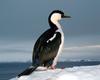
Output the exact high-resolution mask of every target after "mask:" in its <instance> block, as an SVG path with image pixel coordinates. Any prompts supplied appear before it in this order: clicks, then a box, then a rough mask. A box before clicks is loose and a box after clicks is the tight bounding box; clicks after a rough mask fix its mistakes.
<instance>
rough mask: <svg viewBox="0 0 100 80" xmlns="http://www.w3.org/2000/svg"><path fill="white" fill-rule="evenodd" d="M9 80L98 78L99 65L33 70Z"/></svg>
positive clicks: (99, 79)
mask: <svg viewBox="0 0 100 80" xmlns="http://www.w3.org/2000/svg"><path fill="white" fill-rule="evenodd" d="M11 80H100V65H96V66H81V67H73V68H65V69H55V70H44V71H43V70H42V71H35V72H33V73H32V74H31V75H29V76H22V77H20V78H13V79H11Z"/></svg>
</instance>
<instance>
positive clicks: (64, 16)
mask: <svg viewBox="0 0 100 80" xmlns="http://www.w3.org/2000/svg"><path fill="white" fill-rule="evenodd" d="M62 18H71V16H66V15H63V16H62Z"/></svg>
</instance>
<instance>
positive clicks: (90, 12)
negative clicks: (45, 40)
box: [0, 0, 100, 61]
mask: <svg viewBox="0 0 100 80" xmlns="http://www.w3.org/2000/svg"><path fill="white" fill-rule="evenodd" d="M99 4H100V1H99V0H95V1H94V0H88V1H87V0H63V1H62V0H42V1H40V0H0V58H1V61H7V60H10V59H11V60H15V57H16V56H17V57H16V60H15V61H17V60H19V58H20V59H22V60H24V61H27V60H31V59H30V58H31V55H32V48H33V46H34V43H35V41H36V40H37V38H38V37H39V36H40V35H41V34H42V33H43V32H44V31H45V30H47V29H48V28H49V25H48V16H49V14H50V13H51V12H52V11H53V10H55V9H59V10H62V11H63V12H64V13H65V14H66V15H70V16H72V18H71V19H64V20H62V21H60V23H61V25H62V26H63V31H64V34H65V45H64V50H63V54H62V56H65V58H66V59H67V60H69V59H95V60H100V36H99V35H100V16H99V15H100V9H99V8H100V5H99ZM88 46H89V48H88V49H87V47H88ZM91 46H92V47H91ZM96 46H98V47H96ZM75 47H77V48H75ZM80 47H81V48H80ZM23 54H25V55H26V58H25V59H23V58H22V57H23ZM6 55H8V57H5V56H6Z"/></svg>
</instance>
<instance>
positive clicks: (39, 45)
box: [18, 10, 71, 77]
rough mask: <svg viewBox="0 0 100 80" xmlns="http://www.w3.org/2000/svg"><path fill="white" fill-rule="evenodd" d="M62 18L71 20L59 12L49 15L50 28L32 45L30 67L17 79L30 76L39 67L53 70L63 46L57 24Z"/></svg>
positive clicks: (62, 35) (61, 33)
mask: <svg viewBox="0 0 100 80" xmlns="http://www.w3.org/2000/svg"><path fill="white" fill-rule="evenodd" d="M62 18H71V16H68V15H65V14H64V12H63V11H61V10H53V11H52V12H51V13H50V15H49V17H48V23H49V25H50V28H49V29H48V30H46V31H45V32H44V33H43V34H42V35H41V36H40V37H39V38H38V39H37V41H36V43H35V45H34V48H33V55H32V66H30V67H29V68H27V69H26V70H25V71H23V72H22V73H20V74H19V75H18V77H20V76H23V75H29V74H31V73H32V72H33V71H34V70H35V69H37V67H39V66H44V67H47V68H51V69H55V66H56V65H57V60H58V57H59V55H60V53H61V50H62V47H63V44H64V33H63V30H62V26H61V25H60V23H59V21H60V20H61V19H62Z"/></svg>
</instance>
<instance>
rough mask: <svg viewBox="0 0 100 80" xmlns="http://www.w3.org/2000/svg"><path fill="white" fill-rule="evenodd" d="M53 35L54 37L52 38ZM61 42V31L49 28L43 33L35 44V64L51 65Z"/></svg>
mask: <svg viewBox="0 0 100 80" xmlns="http://www.w3.org/2000/svg"><path fill="white" fill-rule="evenodd" d="M54 35H55V36H54ZM53 36H54V38H53V39H52V40H50V39H51V38H52V37H53ZM60 44H61V34H60V33H59V32H55V31H53V30H51V29H49V30H47V31H46V32H45V33H43V35H41V36H40V37H39V39H38V40H37V42H36V44H35V46H34V50H33V65H44V66H46V65H48V66H50V64H52V61H53V59H54V58H55V57H56V55H57V52H58V49H59V46H60ZM49 62H50V63H49Z"/></svg>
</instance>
